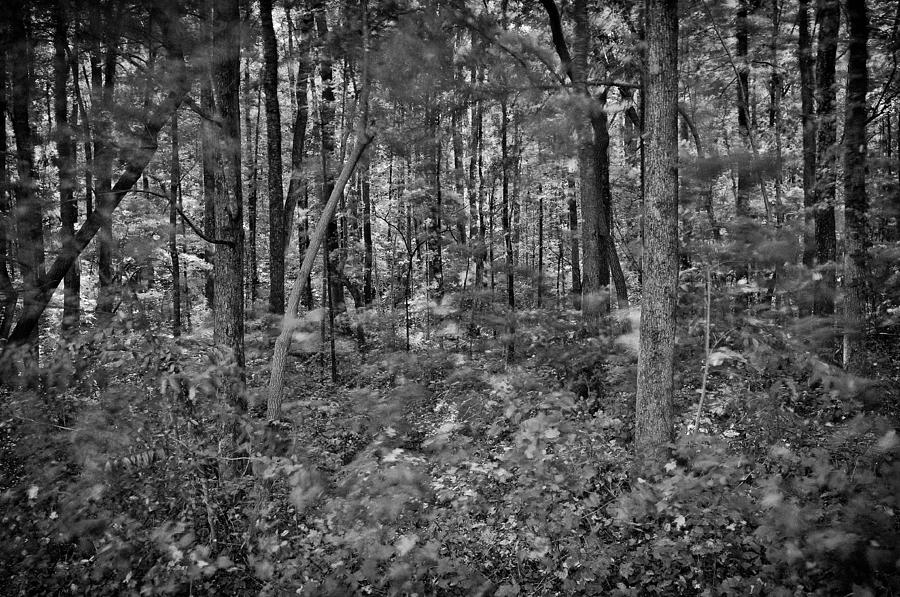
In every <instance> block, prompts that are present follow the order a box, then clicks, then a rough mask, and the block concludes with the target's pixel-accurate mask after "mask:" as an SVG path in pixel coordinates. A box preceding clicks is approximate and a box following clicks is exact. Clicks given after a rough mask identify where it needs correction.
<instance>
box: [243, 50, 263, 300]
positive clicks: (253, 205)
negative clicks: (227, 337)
mask: <svg viewBox="0 0 900 597" xmlns="http://www.w3.org/2000/svg"><path fill="white" fill-rule="evenodd" d="M250 91H251V90H250V60H249V59H248V60H247V62H246V63H245V66H244V131H246V133H247V160H248V161H249V162H250V180H249V181H248V184H247V186H248V189H247V236H248V238H247V259H248V261H249V262H250V263H249V264H248V270H249V273H250V304H251V305H253V304H254V303H255V302H256V298H257V296H258V292H259V255H258V253H257V242H256V241H257V238H258V236H259V128H260V127H259V116H260V113H261V112H262V106H261V105H260V101H259V100H260V97H261V96H262V89H261V88H260V87H259V86H257V89H256V126H255V127H254V126H253V125H252V124H251V121H250V106H251V104H250Z"/></svg>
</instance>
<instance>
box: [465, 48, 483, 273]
mask: <svg viewBox="0 0 900 597" xmlns="http://www.w3.org/2000/svg"><path fill="white" fill-rule="evenodd" d="M472 35H473V38H474V36H475V33H474V32H473V33H472ZM479 80H480V73H479V69H478V67H477V66H472V81H471V82H472V84H473V85H474V84H475V83H476V82H477V81H479ZM470 118H471V127H469V130H470V132H471V135H472V137H471V138H470V140H469V184H468V190H469V245H470V248H471V252H472V258H473V260H474V262H475V282H474V286H475V287H476V288H479V289H480V288H482V287H483V286H484V257H485V246H484V227H483V226H481V225H480V224H481V222H482V216H481V201H482V189H483V187H484V182H483V176H482V161H483V158H482V121H483V119H484V107H483V103H482V101H481V99H475V100H474V101H473V103H472V110H471V115H470Z"/></svg>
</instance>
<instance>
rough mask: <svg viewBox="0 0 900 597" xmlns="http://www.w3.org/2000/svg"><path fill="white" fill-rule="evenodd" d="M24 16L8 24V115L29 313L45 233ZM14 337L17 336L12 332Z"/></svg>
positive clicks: (35, 299)
mask: <svg viewBox="0 0 900 597" xmlns="http://www.w3.org/2000/svg"><path fill="white" fill-rule="evenodd" d="M27 13H28V10H27V8H26V7H25V6H22V7H19V8H18V9H14V10H13V11H12V17H11V19H10V24H9V32H8V35H9V40H10V42H11V43H10V45H9V48H10V54H9V71H10V110H9V112H10V117H11V120H12V130H13V135H14V136H15V140H16V160H15V162H16V170H17V172H18V175H19V179H18V181H17V182H16V185H15V196H16V206H15V214H16V217H15V222H16V231H17V236H18V257H19V263H20V267H21V272H22V279H23V309H24V310H25V311H26V312H32V311H34V310H35V309H36V308H37V307H38V305H39V304H40V285H41V281H42V279H43V277H44V229H43V212H42V210H41V203H40V198H39V196H38V193H37V185H38V180H39V179H38V174H37V171H36V169H35V164H34V130H33V129H32V126H31V115H30V106H31V88H32V87H33V85H34V81H33V79H32V78H31V61H32V59H33V56H34V48H33V45H32V44H33V38H32V34H31V31H30V24H29V23H28V21H27V19H28V16H27ZM4 134H5V132H4ZM41 310H43V309H41ZM28 332H29V338H28V339H29V341H31V342H32V347H33V348H34V349H35V350H37V341H38V329H37V326H33V327H32V328H31V329H29V330H28ZM13 336H14V337H15V336H16V333H15V331H13ZM23 339H24V338H23ZM35 354H37V353H35Z"/></svg>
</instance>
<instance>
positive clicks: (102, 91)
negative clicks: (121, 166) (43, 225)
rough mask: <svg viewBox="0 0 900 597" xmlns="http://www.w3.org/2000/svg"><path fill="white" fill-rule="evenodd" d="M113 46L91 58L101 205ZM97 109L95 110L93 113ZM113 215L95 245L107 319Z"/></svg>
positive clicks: (109, 154) (107, 184)
mask: <svg viewBox="0 0 900 597" xmlns="http://www.w3.org/2000/svg"><path fill="white" fill-rule="evenodd" d="M117 60H118V50H117V48H116V42H115V41H110V42H109V43H108V44H107V47H106V54H105V55H104V56H103V57H102V62H101V55H100V47H99V42H98V44H97V47H96V48H95V51H94V52H93V54H92V56H91V78H92V82H91V95H92V98H91V111H92V112H93V113H94V118H92V120H93V124H94V131H95V133H94V176H95V179H96V195H97V201H102V200H103V196H104V195H108V194H109V193H110V191H111V189H112V175H113V160H114V158H115V147H114V146H113V140H112V128H113V115H112V108H113V93H114V90H115V83H116V80H115V75H116V61H117ZM95 106H96V110H95ZM112 224H113V223H112V213H110V214H109V217H108V218H106V219H104V220H103V222H102V224H101V226H100V234H99V235H98V238H97V241H98V245H97V273H98V275H99V289H98V294H97V307H96V310H97V312H98V313H101V314H104V315H105V316H109V315H110V314H112V312H113V310H114V308H115V286H116V279H115V278H116V276H115V272H114V270H113V252H114V248H113V242H114V241H113V230H112Z"/></svg>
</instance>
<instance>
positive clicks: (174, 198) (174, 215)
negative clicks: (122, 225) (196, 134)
mask: <svg viewBox="0 0 900 597" xmlns="http://www.w3.org/2000/svg"><path fill="white" fill-rule="evenodd" d="M171 139H172V161H171V165H170V169H169V176H170V180H169V258H170V259H171V261H172V336H174V337H175V338H178V337H179V336H181V263H180V260H179V258H178V190H179V188H180V187H181V156H180V154H179V152H178V112H177V111H176V112H175V113H174V114H172V133H171Z"/></svg>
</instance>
